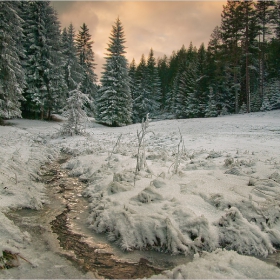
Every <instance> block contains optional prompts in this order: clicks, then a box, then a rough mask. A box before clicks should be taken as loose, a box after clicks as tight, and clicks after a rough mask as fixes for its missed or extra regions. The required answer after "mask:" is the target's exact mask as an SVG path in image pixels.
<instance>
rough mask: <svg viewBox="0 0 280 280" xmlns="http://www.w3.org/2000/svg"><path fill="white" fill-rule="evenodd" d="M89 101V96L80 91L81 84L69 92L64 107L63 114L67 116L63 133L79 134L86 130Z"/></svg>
mask: <svg viewBox="0 0 280 280" xmlns="http://www.w3.org/2000/svg"><path fill="white" fill-rule="evenodd" d="M87 102H89V99H88V96H87V95H86V94H84V93H82V92H81V91H80V84H79V85H77V88H76V89H74V90H72V91H70V92H69V97H68V98H67V104H66V106H65V107H64V108H63V111H64V112H63V116H64V117H66V118H67V120H66V122H65V123H64V124H63V126H62V129H61V134H62V135H71V136H72V135H79V134H82V133H83V132H84V129H85V127H84V126H85V125H84V124H85V121H86V120H87V114H86V111H85V110H84V109H85V104H86V103H87Z"/></svg>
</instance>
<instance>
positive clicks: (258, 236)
mask: <svg viewBox="0 0 280 280" xmlns="http://www.w3.org/2000/svg"><path fill="white" fill-rule="evenodd" d="M217 226H218V227H219V243H220V244H221V246H222V247H223V248H226V249H227V250H234V251H237V252H238V253H240V254H246V255H256V256H263V257H266V256H267V255H268V254H272V253H273V252H274V251H275V249H274V248H273V246H272V244H271V241H270V240H269V237H268V236H267V235H266V234H264V233H263V232H262V231H261V230H260V229H259V227H258V226H256V225H254V224H252V223H249V222H248V221H247V220H246V219H245V218H244V217H243V215H242V214H241V213H240V211H239V210H238V209H237V208H236V207H231V208H230V209H227V210H226V213H225V214H224V215H223V216H222V217H221V218H220V219H219V221H218V223H217Z"/></svg>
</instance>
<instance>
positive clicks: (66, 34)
mask: <svg viewBox="0 0 280 280" xmlns="http://www.w3.org/2000/svg"><path fill="white" fill-rule="evenodd" d="M62 52H63V55H64V75H65V82H66V85H67V88H68V92H70V91H72V90H74V89H76V88H77V86H78V84H80V83H82V81H83V79H84V75H83V68H82V67H81V65H80V64H79V61H78V58H77V48H76V43H75V30H74V27H73V25H72V23H71V24H70V25H69V27H68V29H66V28H64V29H63V32H62Z"/></svg>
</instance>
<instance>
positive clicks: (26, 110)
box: [0, 1, 97, 119]
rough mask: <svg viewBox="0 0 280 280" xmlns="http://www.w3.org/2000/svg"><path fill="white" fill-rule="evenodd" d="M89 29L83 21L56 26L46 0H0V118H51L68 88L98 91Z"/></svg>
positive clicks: (56, 19)
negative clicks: (66, 26) (76, 25)
mask: <svg viewBox="0 0 280 280" xmlns="http://www.w3.org/2000/svg"><path fill="white" fill-rule="evenodd" d="M92 44H93V41H91V35H90V34H89V30H88V28H87V26H86V25H85V24H83V25H82V26H81V28H80V30H79V32H78V34H77V35H76V34H75V31H74V28H73V26H72V24H70V26H69V27H68V28H67V29H66V28H65V29H64V30H63V32H61V30H60V22H59V20H58V17H57V13H56V11H55V10H54V9H53V7H52V6H51V4H50V2H48V1H37V2H36V1H4V2H2V1H1V2H0V55H1V57H0V118H2V119H4V118H7V119H9V118H14V117H20V116H21V115H23V116H24V117H34V118H48V119H49V118H50V116H51V113H52V112H59V111H60V110H61V109H62V108H63V107H64V106H65V102H66V99H67V98H68V97H69V96H68V95H69V92H71V91H73V90H74V89H76V88H79V89H80V90H81V91H82V92H83V93H85V94H88V95H89V97H90V98H89V102H88V103H87V104H86V106H87V108H88V112H93V107H94V106H93V100H94V96H95V94H96V91H97V85H96V80H97V77H96V74H95V73H94V66H95V64H94V53H93V51H92Z"/></svg>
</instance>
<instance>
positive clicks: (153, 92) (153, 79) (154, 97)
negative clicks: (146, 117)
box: [147, 49, 161, 117]
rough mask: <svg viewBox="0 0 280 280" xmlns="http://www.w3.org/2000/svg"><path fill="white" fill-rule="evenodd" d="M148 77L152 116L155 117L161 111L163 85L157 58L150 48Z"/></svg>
mask: <svg viewBox="0 0 280 280" xmlns="http://www.w3.org/2000/svg"><path fill="white" fill-rule="evenodd" d="M147 74H148V76H147V79H148V84H147V85H148V92H149V93H148V94H149V96H148V98H149V103H150V112H149V113H150V116H151V117H153V116H155V115H157V114H158V113H159V109H160V100H161V89H160V87H161V85H160V79H159V75H158V69H157V66H156V60H155V58H154V52H153V49H151V50H150V53H149V57H148V60H147Z"/></svg>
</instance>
